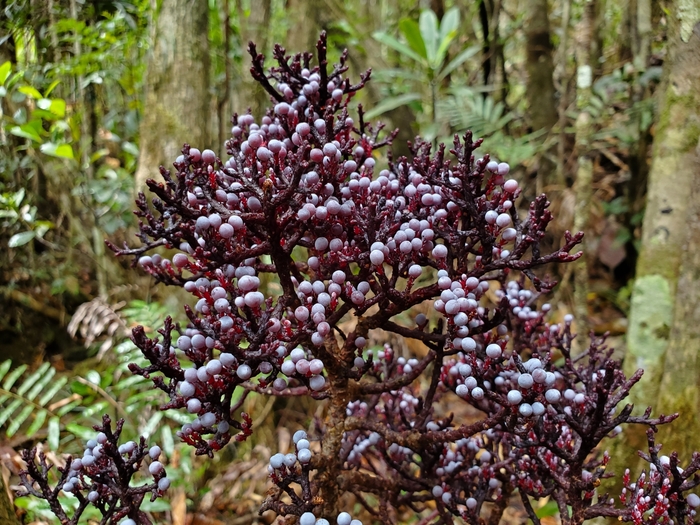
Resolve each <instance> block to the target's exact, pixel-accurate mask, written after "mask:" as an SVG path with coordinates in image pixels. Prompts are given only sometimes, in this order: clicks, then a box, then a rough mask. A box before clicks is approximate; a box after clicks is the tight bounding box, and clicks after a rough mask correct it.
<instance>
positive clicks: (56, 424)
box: [47, 417, 61, 452]
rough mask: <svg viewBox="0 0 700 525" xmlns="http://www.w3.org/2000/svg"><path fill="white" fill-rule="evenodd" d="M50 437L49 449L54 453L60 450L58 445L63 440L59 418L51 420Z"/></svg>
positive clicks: (48, 438)
mask: <svg viewBox="0 0 700 525" xmlns="http://www.w3.org/2000/svg"><path fill="white" fill-rule="evenodd" d="M48 432H49V433H48V437H47V440H48V442H49V448H50V449H51V450H53V451H54V452H55V451H56V450H58V443H59V441H60V438H61V420H60V418H58V417H52V418H50V419H49V428H48Z"/></svg>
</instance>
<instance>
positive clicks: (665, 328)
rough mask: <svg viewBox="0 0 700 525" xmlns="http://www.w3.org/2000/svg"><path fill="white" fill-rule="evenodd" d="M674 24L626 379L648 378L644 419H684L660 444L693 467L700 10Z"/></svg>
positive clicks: (676, 16)
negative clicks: (648, 411) (651, 412)
mask: <svg viewBox="0 0 700 525" xmlns="http://www.w3.org/2000/svg"><path fill="white" fill-rule="evenodd" d="M668 21H669V31H668V34H669V38H670V43H669V49H668V55H667V59H666V63H665V79H664V83H663V85H662V89H660V90H659V93H661V100H660V108H659V116H658V123H657V130H656V138H655V141H654V147H653V159H652V165H651V170H650V174H649V192H648V199H647V206H646V212H645V215H644V224H643V228H642V247H641V251H640V254H639V260H638V262H637V276H636V280H635V283H634V289H633V293H632V304H631V311H630V317H629V330H628V334H627V355H626V357H625V372H626V373H628V374H629V373H632V372H634V371H635V370H636V369H638V368H643V369H644V370H645V374H644V377H643V378H642V380H641V384H639V385H638V386H637V387H636V388H635V389H634V390H633V391H632V396H631V398H632V399H631V401H632V402H633V403H634V404H635V405H636V407H637V408H636V411H638V412H641V411H643V410H644V409H645V408H646V407H647V406H653V407H654V409H655V413H656V414H659V413H665V414H670V413H673V412H680V413H681V420H680V421H678V422H677V423H676V424H674V425H673V427H672V428H668V429H664V430H662V434H661V436H660V437H659V439H658V442H660V443H663V444H664V449H663V450H664V453H665V454H668V453H669V452H671V451H672V450H674V449H677V450H679V452H681V454H682V456H683V457H686V458H689V456H690V452H691V451H692V450H698V449H700V419H699V418H698V417H697V411H698V409H699V408H700V395H699V392H698V384H699V381H700V371H699V370H698V362H699V360H700V295H699V294H698V286H699V285H700V204H699V202H700V143H699V141H700V0H686V1H683V0H681V1H677V2H674V4H673V6H672V11H671V16H669V18H668ZM623 441H624V442H625V443H626V444H627V446H629V447H632V448H633V449H642V450H645V449H646V439H645V436H644V431H643V429H635V428H628V429H627V430H626V431H625V434H624V439H623ZM620 451H621V449H620ZM616 455H618V456H620V455H621V454H616ZM617 470H619V468H618V469H617Z"/></svg>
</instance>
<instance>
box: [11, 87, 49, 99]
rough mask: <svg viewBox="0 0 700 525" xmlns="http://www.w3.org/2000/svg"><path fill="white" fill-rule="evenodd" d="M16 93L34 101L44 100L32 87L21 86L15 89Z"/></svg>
mask: <svg viewBox="0 0 700 525" xmlns="http://www.w3.org/2000/svg"><path fill="white" fill-rule="evenodd" d="M17 91H19V92H20V93H24V94H25V95H27V96H28V97H31V98H33V99H36V100H39V99H40V98H44V97H42V96H41V93H39V90H38V89H36V88H35V87H33V86H21V87H20V88H19V89H17Z"/></svg>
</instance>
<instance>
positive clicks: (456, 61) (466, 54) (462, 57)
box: [438, 46, 480, 80]
mask: <svg viewBox="0 0 700 525" xmlns="http://www.w3.org/2000/svg"><path fill="white" fill-rule="evenodd" d="M479 51H480V48H479V46H472V47H468V48H467V49H465V50H464V51H462V52H460V53H459V54H458V55H457V56H456V57H454V58H453V59H452V60H450V62H449V64H447V65H446V66H445V67H444V68H443V69H442V70H441V71H440V74H439V75H438V80H443V79H444V78H445V77H446V76H447V75H449V74H450V73H452V72H453V71H454V70H455V69H457V68H458V67H459V66H461V65H462V64H464V63H465V62H466V61H467V60H469V59H470V58H471V57H473V56H474V55H476V54H477V53H478V52H479Z"/></svg>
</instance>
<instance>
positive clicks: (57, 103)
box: [49, 98, 66, 118]
mask: <svg viewBox="0 0 700 525" xmlns="http://www.w3.org/2000/svg"><path fill="white" fill-rule="evenodd" d="M49 111H50V112H51V113H53V114H54V115H56V116H57V117H59V118H63V117H65V116H66V101H65V100H63V99H62V98H52V99H51V105H50V106H49Z"/></svg>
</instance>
